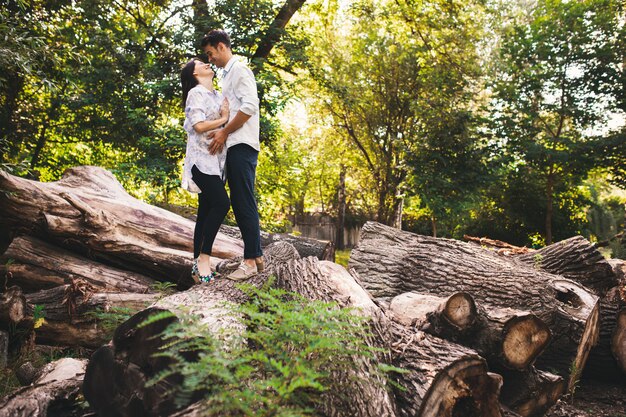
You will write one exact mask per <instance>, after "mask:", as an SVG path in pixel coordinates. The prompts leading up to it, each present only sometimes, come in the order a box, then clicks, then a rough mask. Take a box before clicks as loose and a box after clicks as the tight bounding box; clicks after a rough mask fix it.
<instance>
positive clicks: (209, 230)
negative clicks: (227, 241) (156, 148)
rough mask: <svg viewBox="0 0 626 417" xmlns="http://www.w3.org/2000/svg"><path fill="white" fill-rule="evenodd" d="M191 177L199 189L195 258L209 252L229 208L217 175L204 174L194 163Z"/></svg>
mask: <svg viewBox="0 0 626 417" xmlns="http://www.w3.org/2000/svg"><path fill="white" fill-rule="evenodd" d="M191 178H192V179H193V182H195V183H196V185H197V186H198V187H199V188H200V190H201V192H200V194H199V195H198V218H197V219H196V227H195V229H194V231H193V257H194V258H197V257H198V256H200V254H201V253H206V254H207V255H210V254H211V249H212V248H213V242H214V241H215V236H217V232H218V230H219V228H220V225H221V224H222V222H223V221H224V217H226V213H228V210H229V209H230V200H229V199H228V194H226V189H225V188H224V182H223V181H222V179H221V178H220V177H219V175H207V174H204V173H203V172H201V171H200V170H199V169H198V168H197V167H196V166H195V165H194V166H193V167H191Z"/></svg>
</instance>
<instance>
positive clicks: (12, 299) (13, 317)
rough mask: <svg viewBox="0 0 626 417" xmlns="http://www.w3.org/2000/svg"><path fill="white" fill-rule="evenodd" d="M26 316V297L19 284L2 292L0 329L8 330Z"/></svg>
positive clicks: (0, 296) (0, 294)
mask: <svg viewBox="0 0 626 417" xmlns="http://www.w3.org/2000/svg"><path fill="white" fill-rule="evenodd" d="M25 317H26V298H25V297H24V294H22V289H21V288H20V287H17V286H12V287H10V288H7V289H6V290H4V291H3V292H0V329H4V330H8V329H9V328H10V327H11V326H15V325H16V324H18V323H19V322H21V321H22V320H23V319H24V318H25Z"/></svg>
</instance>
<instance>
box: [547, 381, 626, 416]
mask: <svg viewBox="0 0 626 417" xmlns="http://www.w3.org/2000/svg"><path fill="white" fill-rule="evenodd" d="M545 417H626V382H624V383H621V384H620V383H615V384H608V383H605V382H597V381H590V380H583V381H581V382H580V384H579V386H578V388H577V389H576V391H575V392H574V397H573V400H572V398H570V397H564V398H563V399H561V400H560V401H559V402H558V403H557V404H556V405H555V406H554V407H552V408H551V409H550V410H549V411H548V412H547V413H546V415H545Z"/></svg>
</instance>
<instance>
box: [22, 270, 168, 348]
mask: <svg viewBox="0 0 626 417" xmlns="http://www.w3.org/2000/svg"><path fill="white" fill-rule="evenodd" d="M159 296H160V295H159V294H154V293H153V294H135V293H119V294H118V293H97V292H95V288H93V287H91V286H90V285H89V284H87V283H86V282H84V281H74V282H72V284H70V285H61V286H58V287H55V288H52V289H47V290H42V291H39V292H36V293H32V294H27V295H26V301H27V302H28V304H29V309H28V312H29V316H30V317H32V314H33V309H34V306H39V307H40V308H42V309H43V313H44V314H45V321H44V323H43V324H42V325H41V327H38V328H37V329H35V336H36V341H37V342H38V343H40V344H44V345H56V346H84V347H89V348H96V347H98V346H101V345H102V344H103V343H106V342H107V341H108V340H109V339H110V337H111V334H112V332H113V330H114V329H115V327H117V325H119V324H120V322H121V321H123V320H125V319H126V318H128V317H130V316H131V315H133V314H135V313H136V312H137V311H140V310H143V309H145V308H146V307H147V306H148V305H150V304H151V303H153V302H154V301H155V300H157V299H158V298H159Z"/></svg>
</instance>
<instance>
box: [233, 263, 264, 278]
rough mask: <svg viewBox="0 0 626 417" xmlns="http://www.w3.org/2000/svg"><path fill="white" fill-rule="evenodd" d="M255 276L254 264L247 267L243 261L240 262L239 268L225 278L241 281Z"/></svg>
mask: <svg viewBox="0 0 626 417" xmlns="http://www.w3.org/2000/svg"><path fill="white" fill-rule="evenodd" d="M256 274H257V268H256V264H255V265H253V266H248V265H247V264H246V263H245V262H244V261H241V263H240V264H239V267H237V269H236V270H235V272H233V273H232V274H230V275H229V276H228V277H227V278H228V279H232V280H233V281H243V280H246V279H248V278H250V277H251V276H253V275H256Z"/></svg>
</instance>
